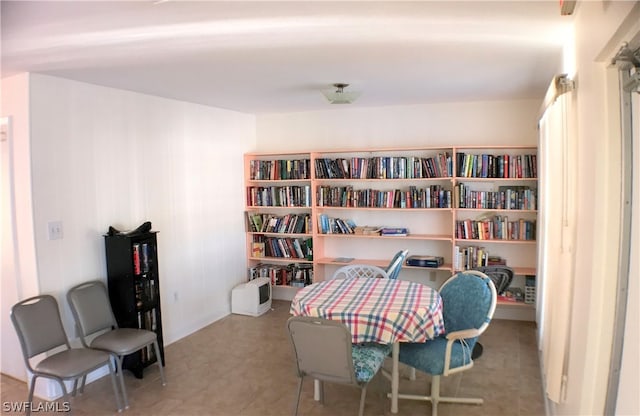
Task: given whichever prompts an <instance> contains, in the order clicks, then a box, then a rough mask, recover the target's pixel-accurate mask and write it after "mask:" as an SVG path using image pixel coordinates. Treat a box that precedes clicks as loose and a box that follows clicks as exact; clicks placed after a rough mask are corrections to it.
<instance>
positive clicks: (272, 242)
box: [251, 235, 309, 259]
mask: <svg viewBox="0 0 640 416" xmlns="http://www.w3.org/2000/svg"><path fill="white" fill-rule="evenodd" d="M307 240H308V239H301V238H279V237H266V236H262V235H254V241H253V242H252V245H251V250H252V254H255V256H254V257H282V258H292V259H306V258H307V256H308V255H309V248H308V247H307ZM263 246H264V248H263Z"/></svg>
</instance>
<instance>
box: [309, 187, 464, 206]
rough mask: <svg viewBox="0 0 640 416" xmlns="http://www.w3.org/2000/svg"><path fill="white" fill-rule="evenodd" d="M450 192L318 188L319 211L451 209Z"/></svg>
mask: <svg viewBox="0 0 640 416" xmlns="http://www.w3.org/2000/svg"><path fill="white" fill-rule="evenodd" d="M451 198H452V194H451V191H450V190H448V189H445V188H444V187H442V186H440V185H432V186H428V187H425V188H418V187H415V186H410V187H408V188H407V189H405V190H400V189H392V190H378V189H354V188H353V186H337V187H331V186H320V187H318V190H317V204H318V206H320V207H347V208H352V207H354V208H355V207H360V208H451V207H452V200H451Z"/></svg>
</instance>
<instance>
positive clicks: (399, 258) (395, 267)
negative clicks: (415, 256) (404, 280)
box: [386, 250, 409, 279]
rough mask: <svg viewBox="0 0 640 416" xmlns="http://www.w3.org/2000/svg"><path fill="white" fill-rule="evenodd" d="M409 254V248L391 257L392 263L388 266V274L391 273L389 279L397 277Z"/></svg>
mask: <svg viewBox="0 0 640 416" xmlns="http://www.w3.org/2000/svg"><path fill="white" fill-rule="evenodd" d="M407 254H409V250H401V251H398V252H397V253H396V255H395V256H393V259H391V263H389V265H388V266H387V269H386V271H387V275H389V279H397V278H398V275H399V274H400V269H402V264H403V263H404V260H405V259H406V258H407Z"/></svg>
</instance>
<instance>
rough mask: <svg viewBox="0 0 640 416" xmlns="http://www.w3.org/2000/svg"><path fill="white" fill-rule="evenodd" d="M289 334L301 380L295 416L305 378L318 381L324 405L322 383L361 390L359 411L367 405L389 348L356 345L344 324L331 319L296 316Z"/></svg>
mask: <svg viewBox="0 0 640 416" xmlns="http://www.w3.org/2000/svg"><path fill="white" fill-rule="evenodd" d="M287 330H288V332H289V338H290V340H291V345H292V346H293V352H294V357H295V362H296V371H297V374H298V377H299V378H300V380H299V382H298V394H297V396H296V405H295V410H294V415H297V414H298V407H299V405H300V394H301V392H302V382H303V381H304V378H305V377H306V376H309V377H311V378H313V379H315V380H318V381H319V384H320V386H319V388H320V401H321V402H322V403H323V404H324V388H323V385H322V383H323V382H325V381H327V382H330V383H339V384H346V385H351V386H356V387H359V388H360V389H361V390H362V391H361V393H360V407H359V410H358V415H359V416H362V415H363V413H364V403H365V398H366V395H367V385H368V383H369V381H371V379H372V378H373V377H374V376H375V375H376V374H377V373H378V371H379V370H380V368H381V367H382V363H383V362H384V359H385V357H386V356H387V355H389V352H390V351H391V348H390V346H388V345H381V344H375V343H363V344H356V345H353V344H352V341H351V333H350V332H349V328H347V326H346V325H345V324H343V323H342V322H339V321H332V320H329V319H322V318H315V317H309V316H294V317H291V318H289V320H288V321H287Z"/></svg>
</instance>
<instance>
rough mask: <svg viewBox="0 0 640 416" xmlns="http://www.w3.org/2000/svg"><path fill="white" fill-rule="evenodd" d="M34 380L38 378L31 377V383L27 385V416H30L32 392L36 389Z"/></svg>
mask: <svg viewBox="0 0 640 416" xmlns="http://www.w3.org/2000/svg"><path fill="white" fill-rule="evenodd" d="M36 378H38V376H35V375H34V376H32V377H31V383H29V396H28V398H27V403H29V407H27V411H26V412H25V413H26V415H27V416H30V415H31V405H33V391H34V390H35V387H36Z"/></svg>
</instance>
